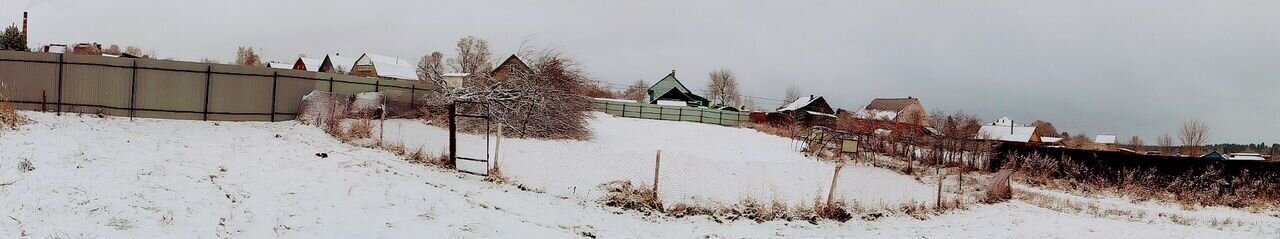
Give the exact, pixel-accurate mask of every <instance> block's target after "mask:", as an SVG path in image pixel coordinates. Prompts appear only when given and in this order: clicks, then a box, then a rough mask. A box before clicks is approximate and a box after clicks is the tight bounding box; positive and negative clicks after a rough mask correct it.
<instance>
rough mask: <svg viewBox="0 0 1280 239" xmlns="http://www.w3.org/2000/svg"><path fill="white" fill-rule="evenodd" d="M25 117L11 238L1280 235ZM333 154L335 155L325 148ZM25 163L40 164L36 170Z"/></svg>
mask: <svg viewBox="0 0 1280 239" xmlns="http://www.w3.org/2000/svg"><path fill="white" fill-rule="evenodd" d="M24 115H27V116H29V117H31V118H33V119H34V120H35V121H36V123H35V124H32V125H27V126H25V127H24V129H23V130H22V131H20V132H17V133H10V134H5V135H3V136H0V214H4V217H0V235H3V236H0V237H5V238H158V237H160V238H163V237H184V238H232V237H234V238H270V237H287V238H424V237H425V238H571V237H579V236H583V235H593V236H599V237H602V238H693V237H709V238H778V237H783V238H809V237H823V238H828V237H853V238H993V237H995V238H1273V237H1275V235H1277V234H1276V233H1280V232H1277V231H1276V230H1275V229H1274V228H1280V226H1277V225H1280V223H1276V219H1275V217H1272V216H1259V215H1255V214H1248V213H1243V212H1239V211H1232V210H1225V211H1214V212H1213V214H1215V215H1217V214H1227V215H1235V216H1237V217H1236V218H1241V220H1248V222H1246V223H1248V224H1250V225H1254V226H1231V227H1220V228H1213V227H1209V226H1203V225H1198V224H1193V226H1185V225H1181V224H1178V223H1170V222H1165V221H1160V220H1152V221H1147V222H1138V221H1133V220H1124V219H1115V218H1107V217H1095V216H1090V215H1087V214H1073V213H1063V212H1059V211H1054V210H1050V209H1045V208H1041V207H1039V206H1036V205H1032V204H1029V203H1026V202H1022V201H1018V200H1014V201H1012V202H1009V203H1003V204H997V205H982V206H976V207H974V208H971V209H969V210H966V211H960V212H954V213H949V214H945V215H938V216H932V217H930V218H929V219H928V220H916V219H912V218H909V217H889V218H882V219H880V220H877V221H871V222H867V221H860V220H853V221H850V222H847V223H834V222H821V223H819V224H818V225H811V224H809V223H807V222H767V223H763V224H757V223H754V222H749V221H738V222H730V223H726V224H719V223H715V222H712V221H711V220H708V219H706V218H704V217H693V218H682V219H669V218H653V217H643V216H639V215H636V214H634V213H630V212H622V211H619V210H617V209H613V208H604V207H601V206H598V205H597V204H596V203H595V202H592V201H588V200H584V199H579V198H578V197H568V198H562V197H557V196H555V193H547V194H541V193H533V192H526V191H520V190H516V189H514V188H512V187H511V186H504V185H494V184H490V183H485V182H481V181H480V180H479V179H478V178H475V177H471V176H464V175H461V174H458V173H453V172H443V171H438V170H434V169H431V168H427V167H424V166H421V165H415V164H409V163H406V162H404V161H403V160H401V159H399V158H398V157H396V156H394V155H391V154H389V153H387V152H384V151H379V150H373V149H365V148H357V147H353V146H349V145H347V144H343V143H341V142H338V141H336V140H333V139H331V138H329V137H327V136H326V135H325V134H324V133H323V132H321V131H320V130H318V129H315V128H313V127H310V126H303V125H298V124H296V123H293V122H280V123H231V122H220V123H213V122H199V121H172V120H147V119H139V120H136V121H133V122H131V121H129V120H128V119H124V118H107V119H98V118H92V117H89V116H62V117H57V116H53V115H51V114H42V113H30V112H24ZM597 140H608V138H598V139H597ZM726 140H729V139H726ZM513 142H515V141H513ZM561 143H566V144H568V142H561ZM504 144H505V142H504ZM513 145H519V144H518V143H514V144H513ZM503 147H506V146H505V145H504V146H503ZM519 148H520V147H519V146H514V147H513V149H512V150H513V151H517V152H518V150H517V149H519ZM548 148H550V146H548ZM525 150H533V149H532V148H529V149H525ZM554 150H561V151H562V152H571V151H572V150H569V149H563V148H562V149H554ZM664 150H677V149H664ZM761 150H769V149H761ZM504 151H505V150H504ZM677 151H678V150H677ZM320 152H324V153H327V154H328V156H329V157H328V158H320V157H317V156H315V154H316V153H320ZM637 153H639V152H637ZM517 154H519V153H511V155H517ZM674 155H681V154H673V156H672V158H673V159H672V160H673V161H675V160H678V159H681V158H684V159H692V158H695V157H692V156H688V155H684V157H680V156H674ZM664 158H666V157H665V156H664ZM513 161H516V160H513ZM23 162H30V164H31V166H32V168H34V169H33V170H30V171H27V170H24V169H22V167H20V166H19V165H21V164H23ZM512 163H513V164H516V162H512ZM665 165H667V164H666V161H665V160H664V166H663V167H664V169H665V168H666V167H667V166H665ZM672 165H679V164H676V163H673V164H672ZM513 167H515V166H513ZM601 170H616V171H619V172H629V171H631V170H633V169H601ZM639 171H648V170H647V169H643V170H639ZM726 171H727V170H726ZM649 172H651V171H649ZM797 173H803V172H797ZM813 173H817V172H813ZM845 173H848V171H846V172H843V173H842V174H845ZM636 177H641V176H636ZM769 177H773V176H769ZM584 187H585V186H584ZM780 187H781V186H780ZM806 187H808V186H806ZM806 190H812V189H806ZM850 190H858V189H850ZM894 192H895V191H888V190H885V191H880V194H893V193H894ZM570 195H572V194H570ZM1108 205H1123V204H1122V203H1116V204H1108ZM1121 207H1123V206H1121ZM1144 207H1146V206H1144ZM1151 207H1155V206H1151ZM1135 210H1143V207H1135ZM1160 210H1179V209H1176V208H1174V209H1170V208H1163V209H1160Z"/></svg>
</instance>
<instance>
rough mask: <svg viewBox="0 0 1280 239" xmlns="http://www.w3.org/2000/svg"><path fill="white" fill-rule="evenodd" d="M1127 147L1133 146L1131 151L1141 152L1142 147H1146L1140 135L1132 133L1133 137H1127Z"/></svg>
mask: <svg viewBox="0 0 1280 239" xmlns="http://www.w3.org/2000/svg"><path fill="white" fill-rule="evenodd" d="M1129 147H1133V151H1139V152H1141V151H1142V150H1143V147H1146V146H1145V145H1144V144H1143V143H1142V138H1141V137H1138V136H1137V135H1134V136H1133V137H1131V138H1129Z"/></svg>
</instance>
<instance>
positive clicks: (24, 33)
mask: <svg viewBox="0 0 1280 239" xmlns="http://www.w3.org/2000/svg"><path fill="white" fill-rule="evenodd" d="M29 38H31V34H29V33H27V12H22V41H24V42H27V43H30V42H31V41H28V40H27V39H29Z"/></svg>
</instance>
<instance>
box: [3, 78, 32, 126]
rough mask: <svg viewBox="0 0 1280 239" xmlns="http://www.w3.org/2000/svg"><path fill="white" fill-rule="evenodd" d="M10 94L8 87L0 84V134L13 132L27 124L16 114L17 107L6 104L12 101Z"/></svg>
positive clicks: (24, 119) (25, 120)
mask: <svg viewBox="0 0 1280 239" xmlns="http://www.w3.org/2000/svg"><path fill="white" fill-rule="evenodd" d="M11 94H12V93H11V92H10V91H9V89H8V87H6V86H4V85H3V84H0V132H3V131H6V130H14V129H17V128H18V126H20V125H23V124H26V123H27V119H26V118H24V117H22V115H19V114H18V107H17V106H15V105H14V104H13V103H10V102H8V101H9V100H12V99H11V97H10V95H11Z"/></svg>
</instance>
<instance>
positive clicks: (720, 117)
mask: <svg viewBox="0 0 1280 239" xmlns="http://www.w3.org/2000/svg"><path fill="white" fill-rule="evenodd" d="M591 103H592V108H594V109H595V110H598V111H602V112H604V113H605V114H609V115H613V116H619V117H627V118H639V119H656V120H671V121H686V122H697V123H705V124H716V125H724V126H741V125H742V124H743V123H747V122H749V121H750V120H751V117H750V115H749V113H747V112H737V111H728V110H715V109H707V108H698V107H687V106H666V105H654V104H640V103H630V102H617V101H610V100H602V99H595V100H592V102H591Z"/></svg>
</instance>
